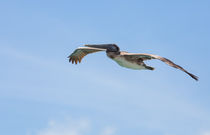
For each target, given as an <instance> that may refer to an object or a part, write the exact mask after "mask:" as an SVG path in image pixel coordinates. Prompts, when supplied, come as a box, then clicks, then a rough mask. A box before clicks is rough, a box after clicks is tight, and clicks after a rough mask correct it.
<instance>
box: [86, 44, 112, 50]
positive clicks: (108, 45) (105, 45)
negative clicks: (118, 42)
mask: <svg viewBox="0 0 210 135" xmlns="http://www.w3.org/2000/svg"><path fill="white" fill-rule="evenodd" d="M111 45H114V44H98V45H96V44H95V45H85V46H87V47H93V48H100V49H108V48H109V47H110V46H111Z"/></svg>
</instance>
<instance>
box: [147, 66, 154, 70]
mask: <svg viewBox="0 0 210 135" xmlns="http://www.w3.org/2000/svg"><path fill="white" fill-rule="evenodd" d="M146 69H148V70H155V68H154V67H150V66H146Z"/></svg>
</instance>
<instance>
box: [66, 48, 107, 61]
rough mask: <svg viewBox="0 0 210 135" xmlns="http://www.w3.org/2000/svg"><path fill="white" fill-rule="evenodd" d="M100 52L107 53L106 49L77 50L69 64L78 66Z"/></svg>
mask: <svg viewBox="0 0 210 135" xmlns="http://www.w3.org/2000/svg"><path fill="white" fill-rule="evenodd" d="M99 51H106V49H100V48H93V47H79V48H77V49H76V50H75V51H74V52H73V53H72V54H71V55H70V56H69V57H68V58H69V62H72V64H74V63H75V64H77V62H78V61H79V63H80V62H81V60H82V58H83V57H85V56H86V55H88V54H90V53H95V52H99Z"/></svg>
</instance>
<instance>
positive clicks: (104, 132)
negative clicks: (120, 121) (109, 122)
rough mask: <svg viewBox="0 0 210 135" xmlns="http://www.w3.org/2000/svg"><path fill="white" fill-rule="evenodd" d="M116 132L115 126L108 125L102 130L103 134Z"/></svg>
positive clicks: (107, 134) (112, 134)
mask: <svg viewBox="0 0 210 135" xmlns="http://www.w3.org/2000/svg"><path fill="white" fill-rule="evenodd" d="M115 132H116V128H113V127H106V128H104V130H103V131H102V133H101V135H114V134H115Z"/></svg>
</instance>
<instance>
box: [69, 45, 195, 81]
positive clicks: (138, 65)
mask: <svg viewBox="0 0 210 135" xmlns="http://www.w3.org/2000/svg"><path fill="white" fill-rule="evenodd" d="M100 51H106V54H107V56H108V57H109V58H111V59H112V60H114V61H115V62H117V63H118V64H119V65H120V66H122V67H126V68H130V69H135V70H142V69H143V70H154V68H153V67H150V66H147V65H146V64H145V63H144V61H145V60H151V59H158V60H161V61H162V62H165V63H166V64H168V65H169V66H172V67H174V68H177V69H180V70H182V71H184V72H185V73H187V74H188V75H189V76H191V77H192V78H193V79H195V80H196V81H198V77H197V76H195V75H193V74H191V73H189V72H188V71H187V70H185V69H184V68H182V67H181V66H179V65H177V64H175V63H174V62H172V61H171V60H169V59H167V58H164V57H161V56H158V55H153V54H146V53H128V52H124V51H120V48H119V47H118V46H117V45H116V44H88V45H85V47H79V48H77V49H76V50H75V51H74V52H73V53H72V54H71V55H70V56H69V57H68V58H69V62H72V64H74V63H75V64H77V63H78V62H79V63H80V62H81V60H82V58H83V57H85V56H86V55H88V54H90V53H95V52H100Z"/></svg>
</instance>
